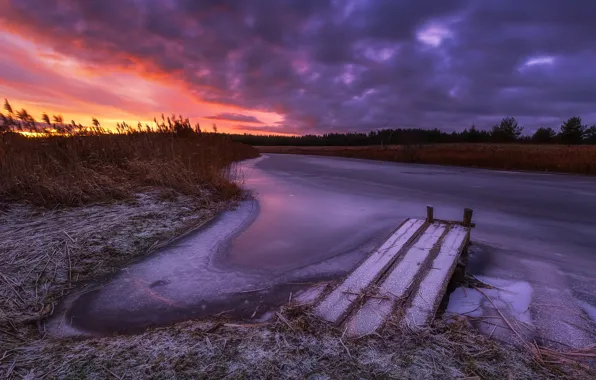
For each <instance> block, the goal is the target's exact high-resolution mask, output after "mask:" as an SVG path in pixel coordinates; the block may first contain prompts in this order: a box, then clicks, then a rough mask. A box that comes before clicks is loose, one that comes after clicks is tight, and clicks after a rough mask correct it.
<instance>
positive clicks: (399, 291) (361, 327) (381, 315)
mask: <svg viewBox="0 0 596 380" xmlns="http://www.w3.org/2000/svg"><path fill="white" fill-rule="evenodd" d="M445 228H446V227H445V225H443V224H438V223H434V224H432V225H430V226H429V227H428V229H427V230H426V231H424V234H423V235H422V236H421V237H420V239H419V240H418V241H417V242H416V243H415V244H414V245H413V246H412V247H411V248H410V249H409V250H408V252H406V254H405V255H404V257H403V258H402V259H401V260H399V262H398V263H397V264H396V266H395V267H394V268H393V269H392V270H391V272H390V273H389V274H388V275H387V277H386V278H385V280H383V282H382V283H381V285H380V287H379V291H378V297H371V298H369V299H368V300H367V301H366V302H365V303H364V305H363V306H362V307H361V308H360V309H359V310H358V311H356V312H355V313H354V314H353V315H352V316H351V317H350V318H349V319H348V321H347V331H348V333H349V334H350V335H354V336H361V335H366V334H370V333H372V332H374V331H375V330H376V329H378V328H379V327H381V326H382V324H383V323H384V322H385V320H386V319H387V317H388V316H389V314H390V313H391V311H392V309H393V306H394V304H395V302H396V301H398V300H400V299H403V298H404V297H406V295H407V293H408V291H409V290H410V288H411V286H412V285H413V282H414V279H415V277H416V275H417V273H418V272H419V270H420V267H421V266H422V265H423V264H424V262H425V260H426V259H427V257H428V255H429V254H430V251H431V249H432V248H433V247H434V245H435V244H436V243H437V242H438V241H439V239H440V238H441V236H442V235H443V233H444V231H445Z"/></svg>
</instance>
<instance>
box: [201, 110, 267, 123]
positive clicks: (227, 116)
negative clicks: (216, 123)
mask: <svg viewBox="0 0 596 380" xmlns="http://www.w3.org/2000/svg"><path fill="white" fill-rule="evenodd" d="M205 119H213V120H228V121H239V122H242V123H255V124H263V122H262V121H261V120H259V119H257V118H256V117H254V116H249V115H242V114H240V113H229V112H224V113H219V114H217V115H213V116H205Z"/></svg>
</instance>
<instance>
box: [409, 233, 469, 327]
mask: <svg viewBox="0 0 596 380" xmlns="http://www.w3.org/2000/svg"><path fill="white" fill-rule="evenodd" d="M468 234H469V230H468V229H467V228H465V227H462V226H459V225H453V226H451V229H450V231H449V232H448V233H447V235H445V237H444V238H443V240H442V241H441V248H440V250H439V254H438V255H437V257H436V258H435V259H434V260H433V263H432V266H431V268H430V269H429V271H428V273H427V274H426V276H425V277H424V279H423V280H422V281H421V282H420V285H419V287H418V289H417V291H416V293H415V294H414V295H413V298H412V303H411V305H410V307H409V308H408V309H407V311H406V313H405V315H404V318H403V323H405V324H406V325H407V326H408V327H410V328H411V329H414V330H420V329H422V328H424V327H426V326H427V325H428V323H429V322H430V321H431V320H432V318H433V317H434V315H435V313H436V311H437V308H438V306H439V303H440V302H441V299H442V298H443V295H444V294H445V291H446V289H447V284H448V283H449V280H450V279H451V275H452V274H453V271H454V270H455V266H456V265H457V260H458V257H459V255H460V254H461V253H462V251H463V249H464V248H465V245H466V243H467V240H468Z"/></svg>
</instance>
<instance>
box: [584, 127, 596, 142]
mask: <svg viewBox="0 0 596 380" xmlns="http://www.w3.org/2000/svg"><path fill="white" fill-rule="evenodd" d="M584 137H585V141H586V142H587V143H588V144H596V125H592V126H591V127H590V128H588V129H586V133H585V136H584Z"/></svg>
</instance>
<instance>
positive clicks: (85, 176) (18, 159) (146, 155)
mask: <svg viewBox="0 0 596 380" xmlns="http://www.w3.org/2000/svg"><path fill="white" fill-rule="evenodd" d="M257 156H258V152H257V151H256V150H255V149H254V148H252V147H250V146H247V145H243V144H239V143H234V142H232V141H230V140H229V139H227V138H226V137H225V136H222V135H215V134H205V133H202V134H198V133H194V132H192V133H185V134H183V135H178V134H176V133H169V132H142V133H141V132H140V133H129V134H97V135H88V136H46V137H34V138H32V137H25V136H23V135H20V134H16V133H6V134H4V135H0V201H26V202H29V203H32V204H35V205H39V206H45V207H55V206H72V205H81V204H86V203H90V202H96V201H110V200H117V199H125V198H130V197H132V196H133V195H134V194H135V192H136V190H137V189H138V188H139V187H143V186H157V187H162V188H167V189H173V190H176V191H178V192H180V193H182V194H187V195H196V194H198V195H200V194H201V191H203V190H205V189H207V190H210V191H212V194H213V195H215V196H216V197H219V198H220V199H229V198H231V197H233V196H235V195H237V194H238V193H239V192H240V189H239V187H238V186H237V185H236V184H234V183H232V182H231V181H230V180H229V178H228V174H229V170H230V164H232V163H233V162H235V161H239V160H242V159H245V158H252V157H257Z"/></svg>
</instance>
